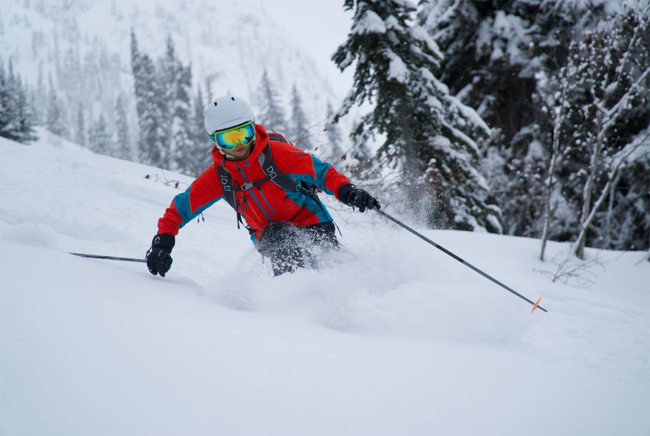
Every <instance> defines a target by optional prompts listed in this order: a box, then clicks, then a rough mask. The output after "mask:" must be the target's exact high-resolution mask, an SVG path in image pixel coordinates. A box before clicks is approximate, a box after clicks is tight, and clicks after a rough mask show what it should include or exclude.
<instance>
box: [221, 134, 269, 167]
mask: <svg viewBox="0 0 650 436" xmlns="http://www.w3.org/2000/svg"><path fill="white" fill-rule="evenodd" d="M255 133H256V139H255V148H253V151H251V153H250V154H249V155H248V157H247V158H246V159H242V160H228V159H226V157H225V156H224V155H223V154H221V152H220V151H219V150H217V147H215V146H213V147H212V160H213V161H214V163H215V165H218V166H220V167H224V168H226V169H231V170H234V169H236V168H237V167H239V168H241V169H244V168H247V167H249V166H251V165H253V164H254V163H256V162H257V157H258V156H259V155H260V153H262V150H264V149H265V148H266V147H268V146H269V134H268V133H266V129H265V128H264V127H263V126H262V125H260V124H255Z"/></svg>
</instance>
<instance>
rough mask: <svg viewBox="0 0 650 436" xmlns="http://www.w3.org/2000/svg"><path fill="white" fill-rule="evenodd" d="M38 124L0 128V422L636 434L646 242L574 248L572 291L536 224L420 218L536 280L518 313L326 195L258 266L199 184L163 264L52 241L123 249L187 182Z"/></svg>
mask: <svg viewBox="0 0 650 436" xmlns="http://www.w3.org/2000/svg"><path fill="white" fill-rule="evenodd" d="M38 133H39V135H40V137H41V140H40V141H38V142H36V143H34V144H33V145H32V146H24V145H20V144H17V143H15V142H12V141H9V140H6V139H3V138H0V187H1V191H0V195H1V197H2V202H0V303H1V304H0V350H1V351H2V353H1V354H0V388H1V389H0V411H1V412H0V413H1V415H0V433H2V434H6V435H14V434H21V435H23V434H24V435H30V434H33V435H44V434H65V435H87V434H93V435H102V434H106V435H127V434H138V435H165V434H168V435H172V434H174V435H188V434H192V435H201V434H224V435H225V434H227V435H237V434H269V435H272V434H282V435H294V434H295V435H306V434H309V435H319V434H322V435H331V434H337V435H348V434H349V435H364V434H367V435H403V434H410V435H411V434H412V435H416V434H445V435H457V434H458V435H460V434H463V435H548V434H553V435H614V434H616V435H619V434H620V435H642V434H648V433H649V432H650V420H649V414H648V410H650V367H649V362H650V350H649V348H648V347H647V344H648V339H649V337H650V324H649V320H650V286H649V283H650V281H649V280H648V278H650V263H648V262H647V261H644V260H643V259H644V256H645V255H647V254H644V253H638V252H607V251H604V252H600V253H598V252H596V251H594V250H589V249H588V250H587V257H588V259H589V258H594V257H595V256H596V255H598V256H599V259H600V260H601V261H602V263H603V265H604V268H603V269H594V270H593V272H594V273H595V274H597V279H596V280H595V283H593V284H592V285H591V287H590V288H588V289H576V288H574V287H571V286H568V285H565V284H561V283H559V282H557V283H552V282H551V281H550V280H549V278H547V276H546V275H545V274H542V273H540V270H549V271H550V270H554V267H555V266H554V265H553V264H552V263H551V262H548V263H541V262H540V261H539V260H538V256H539V241H537V240H533V239H525V238H514V237H506V236H499V235H490V234H481V233H469V232H454V231H439V230H421V231H422V232H423V233H424V234H425V235H426V236H427V237H429V238H431V239H432V240H434V241H436V242H437V243H439V244H440V245H442V246H444V247H445V248H447V249H449V250H451V251H452V252H454V253H455V254H457V255H458V256H460V257H462V258H463V259H465V260H466V261H468V262H470V263H472V264H473V265H476V266H477V267H478V268H481V269H483V270H485V271H486V272H487V273H489V274H491V275H493V276H494V277H496V278H497V279H500V280H502V281H503V282H505V283H506V284H508V285H509V286H511V287H513V288H514V289H516V290H517V291H518V292H521V293H522V294H524V295H525V296H527V297H528V298H530V299H533V300H536V299H537V298H539V297H540V296H543V297H544V298H543V300H542V306H544V308H546V309H548V311H549V313H543V312H541V311H539V310H538V311H536V312H535V313H534V314H532V315H531V314H530V309H531V306H530V305H529V304H527V303H526V302H524V301H522V300H520V299H519V298H517V297H516V296H514V295H512V294H510V293H508V292H506V291H505V290H503V289H501V288H499V287H497V286H496V285H494V284H492V283H491V282H489V281H487V280H485V279H484V278H483V277H481V276H479V275H478V274H475V273H474V272H472V271H471V270H469V269H468V268H466V267H465V266H463V265H462V264H460V263H459V262H457V261H455V260H454V259H452V258H450V257H449V256H446V255H444V254H443V253H442V252H440V251H438V250H436V249H435V248H433V247H431V246H429V245H427V244H425V243H424V242H423V241H421V240H419V239H417V238H416V237H414V236H413V235H410V234H409V233H407V232H405V231H403V230H400V229H397V228H395V227H393V226H392V225H389V224H388V223H387V222H386V221H384V220H382V219H381V216H379V215H377V214H373V213H372V212H369V213H366V214H359V213H358V212H352V211H350V210H349V209H348V208H346V207H345V206H342V205H340V204H339V203H336V202H335V201H333V200H331V199H329V200H328V201H327V203H328V205H330V206H331V210H332V213H333V215H334V216H335V219H336V221H337V223H338V225H339V227H340V228H341V232H342V234H343V236H342V237H341V238H340V239H341V242H342V243H343V245H344V247H343V249H342V250H341V251H340V252H339V253H336V254H334V255H331V256H329V257H326V258H324V259H323V260H322V262H321V265H320V269H319V270H318V271H313V270H301V271H298V272H297V273H295V274H293V275H285V276H281V277H277V278H274V277H272V274H271V271H270V265H269V264H268V262H265V263H263V262H262V260H261V258H260V256H259V255H258V254H257V253H256V252H255V251H254V249H253V248H252V245H251V244H250V241H249V239H248V236H247V235H246V232H245V231H243V230H240V231H238V230H237V229H236V225H235V217H234V215H233V212H232V210H231V209H230V208H229V207H228V205H227V204H225V203H223V202H219V203H217V204H216V205H214V206H213V207H212V208H210V209H208V210H207V211H206V213H205V214H204V215H205V222H200V223H199V224H197V223H190V224H188V225H187V226H185V227H184V228H183V229H182V230H181V234H180V235H179V237H178V238H177V244H176V247H175V248H174V252H173V257H174V265H173V267H172V270H171V271H170V272H169V274H168V275H167V277H166V278H164V279H162V278H160V277H154V276H151V275H150V274H149V273H148V271H146V267H145V266H144V265H143V264H140V263H125V262H111V261H97V260H90V259H84V258H79V257H76V256H71V255H69V254H67V253H66V252H68V251H76V252H87V253H96V254H106V255H114V256H125V257H142V256H143V255H144V252H145V251H146V249H147V248H148V247H149V244H150V242H151V238H152V237H153V235H154V234H155V231H156V221H157V219H158V218H159V216H160V215H161V214H162V213H163V212H164V209H165V208H166V207H167V206H168V204H169V202H170V200H171V198H172V197H173V196H174V195H175V194H176V193H178V192H180V191H181V190H184V189H185V187H186V185H187V184H188V183H190V182H191V180H190V179H188V178H187V177H184V176H180V175H177V174H174V173H170V172H165V173H164V174H162V173H161V171H160V170H158V169H155V168H151V167H146V166H143V165H139V164H135V163H132V162H125V161H120V160H117V159H112V158H108V157H104V156H98V155H94V154H92V153H91V152H89V151H88V150H85V149H82V148H80V147H78V146H76V145H74V144H71V143H68V142H66V141H64V140H61V139H60V138H58V137H56V136H54V135H50V134H47V133H46V132H44V131H42V130H40V131H39V132H38ZM146 175H149V176H150V177H149V178H145V176H146ZM165 180H167V181H171V182H172V183H170V184H169V185H168V184H165V183H163V182H164V181H165ZM175 181H178V182H179V188H178V189H175V188H174V187H173V184H174V183H173V182H175ZM378 194H379V198H380V199H381V193H378ZM385 211H386V213H388V214H391V215H392V216H395V217H396V218H398V219H401V220H405V221H406V222H407V223H408V224H410V225H415V226H416V227H417V225H416V224H414V223H413V222H412V220H411V218H410V217H408V216H405V215H404V213H403V211H396V210H392V209H391V208H390V206H389V205H386V207H385ZM548 250H549V258H553V257H554V256H562V255H566V254H567V253H569V252H570V247H569V246H568V245H567V244H558V243H551V244H550V246H549V248H548Z"/></svg>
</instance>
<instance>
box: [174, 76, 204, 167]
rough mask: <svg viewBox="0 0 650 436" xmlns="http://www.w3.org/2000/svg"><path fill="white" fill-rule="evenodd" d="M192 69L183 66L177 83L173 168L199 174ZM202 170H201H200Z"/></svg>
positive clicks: (199, 155)
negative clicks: (193, 108)
mask: <svg viewBox="0 0 650 436" xmlns="http://www.w3.org/2000/svg"><path fill="white" fill-rule="evenodd" d="M191 91H192V69H191V67H190V66H189V65H188V66H187V67H181V75H180V78H179V80H178V82H177V83H176V94H175V95H174V100H173V102H174V114H173V119H172V131H173V135H174V137H173V146H172V150H174V153H175V154H174V156H173V157H172V163H173V168H174V169H176V170H178V171H180V172H182V173H184V174H188V175H195V176H196V175H198V174H199V173H198V172H197V168H198V167H200V163H199V162H200V157H201V153H200V152H199V150H198V148H199V147H197V143H196V142H195V141H194V140H193V138H194V131H193V127H194V123H193V122H192V121H193V120H192V115H193V114H192V97H191V95H190V93H191ZM199 171H200V170H199Z"/></svg>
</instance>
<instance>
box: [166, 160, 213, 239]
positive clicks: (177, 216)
mask: <svg viewBox="0 0 650 436" xmlns="http://www.w3.org/2000/svg"><path fill="white" fill-rule="evenodd" d="M222 197H223V190H222V189H221V183H220V182H219V178H218V176H217V171H216V169H215V168H214V166H211V167H210V168H208V169H207V170H205V171H204V172H203V173H202V174H201V175H200V176H199V177H198V178H197V179H196V180H194V182H193V183H192V184H191V185H190V187H189V188H187V190H186V191H185V192H183V193H182V194H178V195H177V196H176V197H174V200H173V201H172V203H171V205H170V206H169V207H168V208H167V210H166V211H165V215H163V217H162V218H160V219H159V220H158V233H159V234H160V233H167V234H170V235H174V236H176V235H177V234H178V230H179V229H181V228H182V227H183V226H184V225H185V224H187V223H188V222H190V221H192V220H193V219H194V218H196V217H197V216H198V215H199V214H200V213H201V212H203V211H204V210H206V209H207V208H208V207H210V206H212V205H213V204H214V203H216V202H217V201H219V200H220V199H221V198H222Z"/></svg>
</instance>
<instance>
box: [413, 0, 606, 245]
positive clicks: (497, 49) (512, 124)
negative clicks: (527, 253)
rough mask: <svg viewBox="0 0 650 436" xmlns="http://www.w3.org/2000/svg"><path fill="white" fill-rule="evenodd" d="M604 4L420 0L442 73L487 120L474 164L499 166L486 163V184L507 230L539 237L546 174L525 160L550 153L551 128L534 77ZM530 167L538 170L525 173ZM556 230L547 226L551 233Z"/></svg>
mask: <svg viewBox="0 0 650 436" xmlns="http://www.w3.org/2000/svg"><path fill="white" fill-rule="evenodd" d="M603 10H604V8H603V5H602V2H597V1H591V0H588V1H586V2H555V3H554V2H529V1H526V0H515V1H511V2H485V1H481V0H424V1H423V2H422V3H421V4H420V11H419V22H420V24H421V25H422V26H423V27H424V28H425V29H426V30H427V31H428V33H429V34H430V35H431V36H432V38H433V39H434V40H435V42H436V43H437V44H438V46H439V47H440V49H441V51H442V52H443V53H444V55H445V61H444V68H443V69H442V70H441V76H440V78H441V80H442V81H443V82H444V83H445V84H446V85H448V86H449V87H450V89H451V91H452V93H453V94H455V95H457V96H458V97H459V98H460V99H461V100H462V102H463V103H465V104H467V105H468V106H471V107H475V108H477V111H478V113H479V114H480V115H481V117H482V118H483V119H485V121H486V122H487V123H488V124H489V125H490V126H491V127H492V131H493V135H492V137H491V140H490V142H489V143H486V147H485V148H484V149H483V150H482V159H483V160H485V162H482V164H481V166H482V167H483V168H486V169H487V168H488V167H491V166H492V165H494V164H495V163H496V162H499V164H500V165H501V169H499V168H490V172H489V174H487V175H488V184H489V185H490V187H491V188H492V193H493V196H494V198H495V200H496V202H497V204H498V205H499V207H500V208H501V209H502V211H503V216H504V220H503V223H504V230H505V231H506V232H507V233H509V234H515V235H524V236H540V235H541V234H542V232H543V230H542V227H543V224H542V223H543V221H544V220H543V219H541V216H542V214H543V212H544V211H543V208H542V207H541V205H543V204H544V201H543V200H542V201H540V194H541V193H542V192H543V191H544V189H545V185H544V183H545V181H546V180H547V177H545V175H544V172H545V166H544V165H540V164H539V163H533V162H532V161H531V159H534V160H535V159H536V160H539V159H540V158H541V156H543V155H546V156H550V155H551V154H552V153H551V151H550V148H551V142H552V139H551V137H550V132H551V131H552V130H553V127H552V121H551V120H549V119H548V114H545V113H542V112H541V111H540V108H541V107H543V106H544V104H545V101H547V100H548V96H546V95H545V94H544V93H543V91H542V90H540V89H539V88H540V84H546V83H547V81H548V79H552V78H553V77H556V76H557V73H558V70H559V69H560V68H561V66H562V65H563V64H564V63H565V61H566V57H567V47H568V45H569V42H570V41H571V39H572V38H573V34H574V33H575V34H580V33H581V31H582V29H584V28H588V27H589V26H591V25H592V23H593V22H595V21H597V20H598V19H599V18H600V17H601V16H602V14H603ZM540 146H541V147H540ZM495 153H496V154H498V155H499V156H498V158H497V156H496V154H495ZM533 170H534V171H538V172H537V173H535V174H530V173H528V171H533ZM492 175H493V176H495V177H496V178H495V179H492V178H491V176H492ZM558 192H559V193H561V191H558ZM542 197H543V195H542ZM560 197H561V195H560ZM560 200H561V198H559V197H558V201H560ZM566 225H567V226H570V225H571V223H570V220H568V221H566ZM563 232H564V231H563V230H562V229H560V228H559V227H558V228H555V229H552V234H553V235H554V237H556V238H557V237H561V235H562V234H563Z"/></svg>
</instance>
